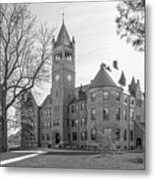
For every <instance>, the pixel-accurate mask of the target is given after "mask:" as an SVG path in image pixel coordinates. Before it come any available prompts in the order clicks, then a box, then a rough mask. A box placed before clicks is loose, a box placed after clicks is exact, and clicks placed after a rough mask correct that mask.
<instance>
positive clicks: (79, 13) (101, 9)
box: [30, 1, 145, 97]
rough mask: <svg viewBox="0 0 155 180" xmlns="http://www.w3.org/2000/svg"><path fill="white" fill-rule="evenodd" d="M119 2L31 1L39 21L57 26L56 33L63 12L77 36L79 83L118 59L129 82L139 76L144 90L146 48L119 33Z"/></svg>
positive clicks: (67, 22) (51, 26) (86, 81)
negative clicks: (128, 40)
mask: <svg viewBox="0 0 155 180" xmlns="http://www.w3.org/2000/svg"><path fill="white" fill-rule="evenodd" d="M118 3H119V2H118V1H117V2H113V1H110V2H107V1H105V2H78V3H77V2H76V3H37V4H31V5H30V8H31V10H32V13H33V14H34V15H36V16H37V20H38V23H40V22H41V23H46V24H47V25H48V26H49V27H50V28H53V27H56V31H55V34H54V35H55V37H57V35H58V32H59V30H60V27H61V25H62V13H64V21H65V26H66V28H67V31H68V33H69V35H70V38H72V36H74V37H75V41H76V44H75V65H76V86H80V85H81V84H83V85H85V84H89V83H90V81H91V80H92V79H94V77H95V75H96V74H97V72H98V71H99V68H100V64H101V63H103V62H104V63H106V64H108V65H110V66H111V65H112V62H113V61H114V60H117V61H118V64H119V69H120V70H124V72H125V76H126V78H127V83H130V82H131V78H132V76H134V77H135V79H139V80H140V84H141V89H142V90H143V91H144V64H145V61H144V52H138V51H135V50H134V48H133V47H132V46H131V45H129V44H127V43H126V41H125V39H120V38H119V37H118V36H117V34H116V30H117V27H116V23H115V19H116V17H117V14H118V11H117V9H116V6H117V4H118ZM50 88H51V84H48V85H46V88H44V95H43V96H44V97H45V96H46V95H47V94H49V93H50Z"/></svg>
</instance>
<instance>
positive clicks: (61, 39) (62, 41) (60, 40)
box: [56, 20, 71, 46]
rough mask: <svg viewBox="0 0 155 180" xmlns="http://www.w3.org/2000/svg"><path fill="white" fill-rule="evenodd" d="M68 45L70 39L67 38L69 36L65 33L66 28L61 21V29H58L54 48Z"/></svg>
mask: <svg viewBox="0 0 155 180" xmlns="http://www.w3.org/2000/svg"><path fill="white" fill-rule="evenodd" d="M70 43H71V41H70V37H69V34H68V32H67V29H66V26H65V23H64V20H63V22H62V26H61V29H60V31H59V34H58V37H57V41H56V46H60V45H67V46H69V45H70Z"/></svg>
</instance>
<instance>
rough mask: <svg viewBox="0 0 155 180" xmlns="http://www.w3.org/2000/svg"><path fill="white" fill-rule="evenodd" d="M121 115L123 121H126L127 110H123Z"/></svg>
mask: <svg viewBox="0 0 155 180" xmlns="http://www.w3.org/2000/svg"><path fill="white" fill-rule="evenodd" d="M123 115H124V120H127V110H126V109H124V110H123Z"/></svg>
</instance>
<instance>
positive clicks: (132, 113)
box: [130, 109, 134, 121]
mask: <svg viewBox="0 0 155 180" xmlns="http://www.w3.org/2000/svg"><path fill="white" fill-rule="evenodd" d="M130 120H131V121H134V110H133V109H131V110H130Z"/></svg>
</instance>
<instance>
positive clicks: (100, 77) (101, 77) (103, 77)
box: [90, 64, 118, 88]
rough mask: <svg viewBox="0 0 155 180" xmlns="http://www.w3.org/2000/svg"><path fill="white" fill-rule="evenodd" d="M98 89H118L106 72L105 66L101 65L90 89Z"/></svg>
mask: <svg viewBox="0 0 155 180" xmlns="http://www.w3.org/2000/svg"><path fill="white" fill-rule="evenodd" d="M96 87H118V86H117V85H116V84H115V82H114V81H113V79H112V78H111V77H110V76H109V74H108V72H107V71H106V70H105V66H104V64H101V66H100V70H99V72H98V73H97V75H96V76H95V78H94V80H93V81H92V82H91V84H90V88H96Z"/></svg>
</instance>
